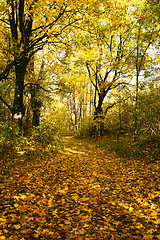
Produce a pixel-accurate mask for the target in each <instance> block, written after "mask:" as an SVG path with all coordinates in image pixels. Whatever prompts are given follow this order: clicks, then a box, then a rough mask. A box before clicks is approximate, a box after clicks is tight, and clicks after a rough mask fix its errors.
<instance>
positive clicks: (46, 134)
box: [30, 121, 63, 152]
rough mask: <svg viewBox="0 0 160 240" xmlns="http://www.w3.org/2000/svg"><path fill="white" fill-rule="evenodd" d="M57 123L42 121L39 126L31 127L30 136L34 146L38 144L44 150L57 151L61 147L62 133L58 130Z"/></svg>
mask: <svg viewBox="0 0 160 240" xmlns="http://www.w3.org/2000/svg"><path fill="white" fill-rule="evenodd" d="M57 127H58V125H57V126H56V125H52V124H51V123H50V124H48V123H47V122H45V121H44V122H43V123H42V124H41V125H40V126H38V127H35V128H34V129H33V132H32V135H31V137H30V139H31V142H33V144H34V145H35V148H36V147H38V146H39V145H40V147H42V148H44V149H45V151H51V152H58V151H60V150H62V149H63V140H62V135H61V134H60V132H59V130H58V128H57Z"/></svg>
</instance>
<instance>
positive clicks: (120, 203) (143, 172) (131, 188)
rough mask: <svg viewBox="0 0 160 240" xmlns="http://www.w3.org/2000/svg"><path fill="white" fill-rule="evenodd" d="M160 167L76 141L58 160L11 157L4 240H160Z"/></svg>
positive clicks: (0, 232)
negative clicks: (121, 156)
mask: <svg viewBox="0 0 160 240" xmlns="http://www.w3.org/2000/svg"><path fill="white" fill-rule="evenodd" d="M159 167H160V166H159V163H158V161H155V162H152V163H148V164H147V163H146V162H145V160H144V161H142V160H141V161H140V160H134V159H132V160H124V159H123V158H119V157H117V156H116V155H115V154H114V153H109V152H107V151H106V150H104V149H102V148H98V145H97V143H94V142H93V141H91V140H78V139H74V138H66V148H65V151H64V152H62V153H59V154H56V155H53V154H51V153H45V152H44V151H43V150H40V149H39V152H33V153H32V154H28V155H25V154H24V155H19V157H17V158H14V159H12V160H11V159H6V161H5V162H3V163H1V176H0V180H1V181H0V240H2V239H7V240H10V239H13V240H26V239H29V240H32V239H75V240H83V239H84V240H97V239H112V240H113V239H115V240H116V239H121V240H122V239H123V240H125V239H126V240H127V239H131V240H132V239H139V240H141V239H146V240H150V239H155V240H156V239H160V181H159V180H160V175H159Z"/></svg>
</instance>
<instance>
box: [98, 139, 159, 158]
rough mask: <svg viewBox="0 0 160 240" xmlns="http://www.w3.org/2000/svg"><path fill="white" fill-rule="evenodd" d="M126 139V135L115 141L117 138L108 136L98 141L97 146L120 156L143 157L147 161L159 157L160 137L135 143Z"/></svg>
mask: <svg viewBox="0 0 160 240" xmlns="http://www.w3.org/2000/svg"><path fill="white" fill-rule="evenodd" d="M127 139H128V137H123V138H122V139H121V141H117V139H115V140H114V139H112V140H111V139H110V138H108V139H105V140H102V141H100V142H99V146H100V147H102V148H107V149H108V150H109V151H110V152H115V153H116V154H117V155H118V156H120V157H122V158H127V159H143V160H146V161H149V162H152V161H154V160H158V159H159V156H160V139H158V138H149V139H147V140H141V141H138V142H136V143H135V142H133V141H130V140H129V139H128V140H127Z"/></svg>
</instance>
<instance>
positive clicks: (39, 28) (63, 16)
mask: <svg viewBox="0 0 160 240" xmlns="http://www.w3.org/2000/svg"><path fill="white" fill-rule="evenodd" d="M3 9H5V12H4V13H2V12H1V16H2V18H1V19H0V20H1V21H2V22H3V24H5V25H6V28H9V30H10V39H11V53H10V54H11V55H12V59H11V60H10V62H9V63H7V64H6V65H5V67H4V69H3V70H2V71H1V73H0V80H1V81H2V80H4V79H6V78H7V76H8V75H9V73H10V70H11V69H12V68H13V67H14V71H15V87H14V100H13V105H12V106H9V104H7V101H6V100H4V99H3V98H2V96H1V100H2V101H3V103H4V104H6V106H7V107H9V108H10V110H11V112H12V116H13V117H14V116H15V115H17V114H19V117H20V123H21V124H22V118H23V116H24V114H25V106H24V96H23V95H24V85H25V74H26V69H27V66H28V63H29V61H30V60H31V59H32V57H33V56H34V55H35V54H36V53H37V52H38V51H40V50H42V49H43V47H44V46H45V45H46V44H48V42H49V39H50V37H51V36H52V43H53V44H54V43H55V42H56V41H61V39H60V36H61V35H62V33H63V31H64V29H66V28H67V27H68V26H71V25H72V24H73V23H75V22H76V21H77V18H76V17H77V16H76V10H75V7H74V6H73V4H72V5H71V6H69V5H68V4H67V3H65V2H63V1H57V2H55V1H53V0H51V1H48V2H46V1H43V0H30V1H25V0H18V1H17V0H7V1H6V3H4V2H3ZM44 9H45V12H44ZM73 13H74V14H73ZM55 39H56V40H55ZM55 44H56V43H55Z"/></svg>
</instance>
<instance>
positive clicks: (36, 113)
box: [31, 85, 42, 127]
mask: <svg viewBox="0 0 160 240" xmlns="http://www.w3.org/2000/svg"><path fill="white" fill-rule="evenodd" d="M38 92H39V87H38V86H36V85H32V86H31V107H32V111H33V118H32V126H34V127H38V126H39V123H40V115H41V105H42V104H41V100H40V99H39V97H37V95H38Z"/></svg>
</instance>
